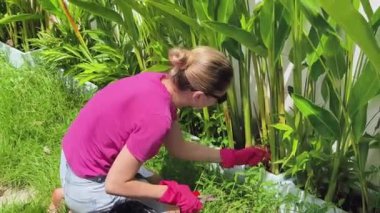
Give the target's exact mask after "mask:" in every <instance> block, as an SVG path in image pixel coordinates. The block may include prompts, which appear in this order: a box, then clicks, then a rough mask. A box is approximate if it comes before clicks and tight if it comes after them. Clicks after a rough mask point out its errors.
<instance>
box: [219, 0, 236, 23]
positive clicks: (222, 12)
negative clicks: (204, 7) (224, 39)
mask: <svg viewBox="0 0 380 213" xmlns="http://www.w3.org/2000/svg"><path fill="white" fill-rule="evenodd" d="M218 2H219V4H218V13H217V16H218V17H217V21H219V22H223V23H227V22H228V20H229V19H230V16H231V15H232V13H233V11H234V7H235V4H234V3H235V0H219V1H218Z"/></svg>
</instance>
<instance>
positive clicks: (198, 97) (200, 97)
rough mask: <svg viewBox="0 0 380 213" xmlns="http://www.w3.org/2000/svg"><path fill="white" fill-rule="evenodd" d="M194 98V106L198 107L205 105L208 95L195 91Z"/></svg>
mask: <svg viewBox="0 0 380 213" xmlns="http://www.w3.org/2000/svg"><path fill="white" fill-rule="evenodd" d="M192 97H193V101H194V104H195V105H196V106H197V107H198V106H202V105H204V103H205V101H206V95H205V94H204V93H203V92H202V91H195V92H193V96H192Z"/></svg>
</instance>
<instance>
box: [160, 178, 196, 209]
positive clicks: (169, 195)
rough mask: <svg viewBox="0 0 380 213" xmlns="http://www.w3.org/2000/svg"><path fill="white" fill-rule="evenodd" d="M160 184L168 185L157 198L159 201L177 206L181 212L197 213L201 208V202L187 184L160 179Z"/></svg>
mask: <svg viewBox="0 0 380 213" xmlns="http://www.w3.org/2000/svg"><path fill="white" fill-rule="evenodd" d="M160 184H161V185H167V186H168V189H167V190H166V191H165V193H164V194H163V195H162V196H161V198H160V199H159V201H160V202H162V203H167V204H171V205H176V206H178V207H179V209H180V210H181V213H197V212H199V211H200V210H201V209H202V207H203V206H202V203H201V202H200V201H199V199H198V197H197V196H196V195H194V194H193V192H192V191H191V190H190V188H189V186H187V185H183V184H178V183H177V182H176V181H170V180H162V181H160Z"/></svg>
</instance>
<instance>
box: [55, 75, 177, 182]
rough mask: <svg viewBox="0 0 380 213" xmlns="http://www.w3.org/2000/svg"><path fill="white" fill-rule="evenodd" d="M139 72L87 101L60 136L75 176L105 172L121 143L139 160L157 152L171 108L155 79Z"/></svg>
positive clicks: (172, 115) (171, 117)
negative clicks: (63, 134) (62, 135)
mask: <svg viewBox="0 0 380 213" xmlns="http://www.w3.org/2000/svg"><path fill="white" fill-rule="evenodd" d="M165 76H166V75H165V74H159V73H148V72H145V73H141V74H137V75H135V76H132V77H127V78H123V79H121V80H118V81H115V82H113V83H111V84H109V85H107V86H106V87H104V88H103V89H101V90H100V91H98V92H97V93H96V94H95V95H94V97H93V98H92V99H91V100H90V101H89V102H87V104H86V105H85V106H84V107H83V108H82V110H81V111H80V112H79V115H78V116H77V118H76V119H75V120H74V122H73V123H72V124H71V126H70V128H69V129H68V131H67V132H66V134H65V136H64V138H63V142H62V143H63V145H62V146H63V152H64V153H65V157H66V159H67V162H68V164H69V166H70V168H71V169H72V170H73V172H74V173H75V174H76V175H78V176H79V177H84V178H85V177H96V176H102V175H106V174H107V173H108V170H109V169H110V167H111V165H112V163H113V162H114V160H115V158H116V157H117V155H118V154H119V152H120V151H121V149H123V147H124V146H127V147H128V150H129V151H130V152H131V153H132V155H133V156H134V157H135V158H136V159H138V160H139V161H141V162H144V161H146V160H148V159H150V158H152V157H153V156H154V155H155V154H157V152H158V150H159V149H160V146H161V144H162V140H163V138H164V137H165V135H166V134H167V133H168V131H169V129H170V127H171V124H172V122H173V120H175V118H176V116H175V114H176V109H175V107H174V105H173V104H172V102H171V96H170V94H169V92H168V91H167V90H166V87H165V86H164V85H163V84H162V83H161V79H163V78H164V77H165Z"/></svg>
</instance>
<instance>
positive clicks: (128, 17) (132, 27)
mask: <svg viewBox="0 0 380 213" xmlns="http://www.w3.org/2000/svg"><path fill="white" fill-rule="evenodd" d="M119 2H120V1H119ZM122 2H125V1H122ZM119 7H120V9H121V12H122V13H123V16H124V20H125V21H124V24H125V27H126V28H127V30H128V33H129V34H130V35H131V36H132V38H133V40H134V41H138V40H139V33H138V30H137V26H136V23H135V19H134V15H133V12H132V7H130V5H128V4H127V3H119Z"/></svg>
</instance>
